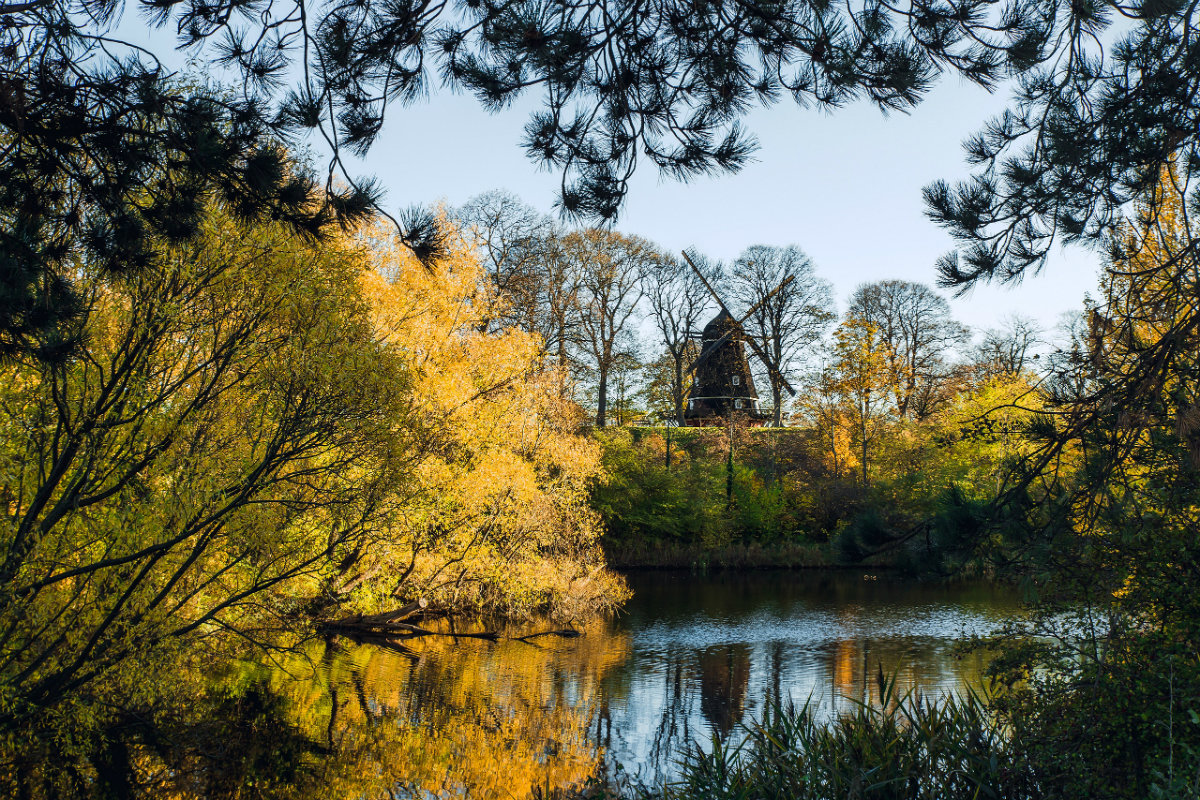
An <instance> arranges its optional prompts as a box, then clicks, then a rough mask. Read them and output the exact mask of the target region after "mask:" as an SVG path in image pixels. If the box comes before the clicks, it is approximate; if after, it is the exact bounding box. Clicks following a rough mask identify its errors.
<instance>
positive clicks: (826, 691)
mask: <svg viewBox="0 0 1200 800" xmlns="http://www.w3.org/2000/svg"><path fill="white" fill-rule="evenodd" d="M868 578H875V576H868ZM631 585H632V588H633V589H634V599H633V601H632V602H631V603H630V605H629V607H628V613H627V615H626V616H625V617H623V618H621V619H619V620H617V621H615V622H614V623H613V624H612V625H611V626H610V627H609V629H608V630H609V632H610V635H624V636H626V637H628V641H629V646H630V648H631V652H630V656H629V657H628V658H627V659H625V660H624V661H623V662H622V663H621V664H620V666H619V668H617V669H615V670H613V671H611V672H610V673H609V675H608V678H607V679H606V681H605V683H604V686H603V692H604V696H605V699H604V702H605V708H606V714H607V715H608V717H609V719H610V723H609V725H610V727H611V730H612V731H613V732H614V733H613V734H612V735H611V736H610V737H609V738H608V739H606V740H605V742H604V745H605V747H606V763H607V764H608V765H609V767H610V768H611V767H613V766H619V767H620V769H621V770H622V771H623V772H625V773H626V774H627V775H630V776H633V777H635V778H636V779H638V780H641V781H644V782H646V783H656V782H658V781H661V780H664V779H669V778H670V777H671V776H672V774H673V773H674V769H675V765H676V763H677V761H678V759H679V758H680V757H681V756H682V754H683V752H684V749H685V748H686V747H687V746H688V745H689V743H690V742H692V741H702V742H703V741H708V740H710V739H711V737H712V736H713V735H714V734H715V735H717V736H719V737H724V736H728V735H730V733H732V732H733V731H735V730H736V728H737V725H738V723H740V722H745V721H747V720H749V719H751V718H753V717H754V716H756V715H757V714H759V713H761V710H762V708H763V706H764V705H765V704H766V703H769V702H775V701H782V702H788V701H792V702H795V703H804V702H810V703H812V704H814V705H815V706H817V707H818V708H819V709H821V710H822V711H823V712H824V713H827V714H833V713H836V712H837V711H838V710H839V709H841V708H844V707H845V706H846V705H847V703H849V702H850V701H851V700H853V699H863V698H866V697H868V696H869V695H868V692H869V690H870V688H871V687H872V686H873V685H874V680H873V676H874V675H875V674H876V673H877V671H878V669H879V668H880V667H882V668H883V670H884V671H885V672H886V673H888V674H889V675H890V674H893V673H894V674H896V675H897V676H898V682H899V684H900V686H901V687H903V688H909V687H915V688H917V689H919V690H920V691H923V692H925V693H928V694H934V695H936V694H940V693H944V692H949V691H954V690H956V689H958V688H960V687H962V686H963V685H966V684H971V683H975V682H977V681H978V680H979V679H980V675H981V673H982V670H983V668H984V667H985V666H986V663H985V657H984V656H983V655H982V654H979V653H975V654H968V655H966V656H965V657H964V656H963V655H961V654H960V653H958V652H957V651H956V648H955V646H954V645H955V642H957V641H958V640H960V639H961V638H963V637H964V636H966V635H970V634H982V633H986V632H987V631H988V630H989V629H991V628H992V627H994V626H995V624H996V623H998V622H999V621H1000V620H1001V619H1002V618H1003V617H1004V616H1006V615H1008V614H1011V613H1014V612H1015V611H1016V604H1015V602H1014V599H1013V598H1012V597H1011V596H1010V595H1009V594H1007V593H1006V592H1003V591H1001V590H999V589H997V588H995V587H991V586H987V585H982V584H971V585H956V586H920V585H913V584H909V583H906V582H903V581H899V580H888V579H887V578H886V577H885V576H882V575H881V576H878V577H877V578H875V579H864V575H863V574H861V573H850V574H847V573H838V574H830V573H815V572H778V573H769V572H768V573H763V572H760V573H743V574H720V575H714V576H711V577H704V578H697V577H695V576H691V575H684V574H664V573H647V574H635V575H633V576H631Z"/></svg>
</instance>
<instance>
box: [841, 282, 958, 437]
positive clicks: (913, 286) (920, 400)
mask: <svg viewBox="0 0 1200 800" xmlns="http://www.w3.org/2000/svg"><path fill="white" fill-rule="evenodd" d="M849 312H850V314H852V315H854V316H857V317H861V318H862V319H864V320H866V321H867V322H870V323H871V324H872V325H875V326H876V327H877V328H878V330H879V334H880V337H881V339H882V341H883V344H884V346H885V347H886V348H887V353H888V372H889V376H888V378H889V381H890V383H891V385H892V387H893V391H894V393H895V404H896V413H897V414H898V415H899V416H900V417H902V418H911V419H923V418H925V417H927V416H929V415H930V414H932V413H933V412H934V411H936V410H937V408H938V406H939V405H940V404H941V403H942V401H943V400H944V399H945V392H944V391H943V390H944V388H945V387H946V384H947V383H948V381H949V378H950V375H951V370H950V362H949V359H948V358H947V353H948V351H950V350H952V349H953V348H955V347H961V346H964V345H965V344H966V343H967V342H968V341H969V340H970V338H971V332H970V329H969V328H967V327H966V326H965V325H962V324H960V323H958V322H956V321H955V320H954V318H953V317H951V314H950V304H949V303H948V302H946V298H944V297H942V295H940V294H938V293H937V292H935V291H934V290H933V289H931V288H930V287H928V286H926V285H925V284H923V283H913V282H912V281H899V280H890V281H880V282H878V283H867V284H863V285H862V286H859V287H858V289H857V290H855V292H854V296H853V297H851V299H850V309H849Z"/></svg>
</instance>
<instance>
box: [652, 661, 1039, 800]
mask: <svg viewBox="0 0 1200 800" xmlns="http://www.w3.org/2000/svg"><path fill="white" fill-rule="evenodd" d="M876 689H877V691H878V698H877V700H878V702H877V703H873V702H870V701H866V702H860V701H856V702H855V705H854V706H853V708H851V709H850V710H849V711H847V712H846V713H844V714H843V715H841V716H839V717H837V718H836V719H834V720H828V719H822V718H821V717H820V716H819V715H818V714H817V713H816V709H815V708H814V707H813V706H812V705H811V704H810V703H805V704H804V705H803V706H801V707H795V706H784V705H778V704H777V705H773V706H770V707H768V708H767V709H766V711H765V713H764V714H763V716H762V718H761V719H760V720H759V721H758V722H757V723H755V724H752V725H750V726H748V727H747V729H746V734H745V736H744V737H742V738H741V739H737V738H736V737H729V738H728V739H726V740H725V741H719V740H716V739H714V741H713V742H712V746H711V748H709V749H708V750H704V749H701V748H699V747H693V749H692V750H691V751H690V753H689V755H688V756H687V759H686V762H685V764H684V772H683V776H682V778H681V779H680V780H679V781H678V782H676V783H674V784H671V785H669V786H667V787H664V788H663V789H661V790H660V792H658V793H657V796H658V797H660V798H662V800H690V799H691V798H703V799H704V800H734V799H735V798H736V799H737V800H743V799H744V800H751V798H753V799H754V800H772V799H773V798H789V800H808V798H812V799H813V800H818V799H819V800H832V798H838V799H839V800H842V799H843V798H844V799H845V800H856V799H857V798H872V800H876V799H877V800H890V799H891V798H905V800H919V799H920V800H923V799H924V798H929V800H934V799H935V798H936V800H958V799H959V798H962V799H963V800H979V799H980V798H995V799H997V800H1008V799H1009V798H1012V799H1013V800H1016V799H1017V798H1020V799H1021V800H1026V799H1027V798H1034V797H1038V796H1039V793H1038V791H1037V787H1036V785H1035V782H1034V780H1033V778H1032V771H1031V770H1029V769H1028V768H1027V766H1026V765H1025V763H1024V759H1023V758H1022V757H1021V756H1020V754H1019V753H1018V752H1017V751H1016V749H1015V748H1014V747H1013V740H1012V737H1011V736H1010V735H1009V732H1008V731H1007V730H1005V729H1004V728H1003V726H1002V725H1001V724H1000V723H998V722H997V721H996V720H995V718H994V716H993V715H991V714H990V713H989V712H988V708H987V702H986V700H985V699H984V698H983V697H981V696H979V695H978V694H975V693H972V692H968V693H966V694H964V695H962V696H951V697H945V698H942V699H939V700H937V701H936V702H929V701H927V700H925V699H924V698H922V697H921V696H919V695H917V694H914V693H912V692H907V693H904V694H900V693H898V692H897V688H896V678H895V676H893V677H891V678H887V677H885V676H884V675H883V674H882V672H880V674H879V675H878V677H877V680H876Z"/></svg>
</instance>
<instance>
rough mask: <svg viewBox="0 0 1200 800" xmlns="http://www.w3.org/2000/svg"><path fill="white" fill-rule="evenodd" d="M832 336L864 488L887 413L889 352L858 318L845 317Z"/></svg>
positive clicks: (872, 326) (877, 334) (870, 325)
mask: <svg viewBox="0 0 1200 800" xmlns="http://www.w3.org/2000/svg"><path fill="white" fill-rule="evenodd" d="M833 336H834V345H833V353H834V364H833V369H834V374H835V376H836V377H835V382H836V383H835V385H836V387H837V391H838V393H839V394H841V396H842V397H843V399H844V401H845V403H846V405H847V406H848V407H849V408H850V409H851V415H852V417H853V420H854V435H853V438H854V440H855V442H856V444H857V446H858V454H859V471H860V475H861V477H862V485H863V486H864V487H866V486H868V485H870V484H869V477H870V471H869V469H868V464H869V463H870V449H871V446H872V445H873V444H874V443H875V442H876V440H877V439H878V438H879V436H880V434H881V433H882V427H883V422H884V419H885V417H886V415H887V413H888V411H889V410H890V384H889V381H888V376H889V372H888V359H889V353H888V349H887V345H886V344H885V342H884V341H883V337H882V336H881V335H880V332H879V328H878V326H876V325H875V324H874V323H872V322H870V321H869V320H867V319H866V318H864V317H861V316H856V315H851V316H848V317H847V318H846V319H845V320H844V321H843V322H842V324H841V325H839V326H838V328H837V330H836V331H834V334H833Z"/></svg>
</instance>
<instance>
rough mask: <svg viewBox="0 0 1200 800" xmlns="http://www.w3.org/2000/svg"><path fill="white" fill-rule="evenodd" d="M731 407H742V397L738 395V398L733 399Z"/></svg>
mask: <svg viewBox="0 0 1200 800" xmlns="http://www.w3.org/2000/svg"><path fill="white" fill-rule="evenodd" d="M734 380H737V378H734ZM733 407H734V408H741V407H742V398H740V397H739V398H738V399H736V400H734V401H733Z"/></svg>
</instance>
